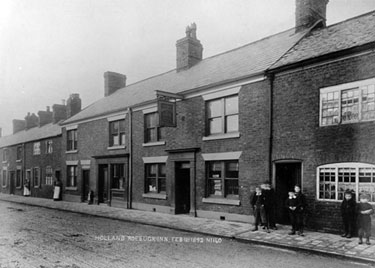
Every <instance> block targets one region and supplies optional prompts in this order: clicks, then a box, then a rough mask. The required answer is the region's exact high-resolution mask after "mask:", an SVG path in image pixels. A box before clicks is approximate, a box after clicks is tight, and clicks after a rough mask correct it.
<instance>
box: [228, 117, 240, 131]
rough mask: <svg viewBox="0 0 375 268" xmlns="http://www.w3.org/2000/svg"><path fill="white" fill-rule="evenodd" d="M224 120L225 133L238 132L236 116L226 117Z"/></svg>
mask: <svg viewBox="0 0 375 268" xmlns="http://www.w3.org/2000/svg"><path fill="white" fill-rule="evenodd" d="M225 120H226V128H227V129H226V132H236V131H238V114H237V115H231V116H227V117H226V118H225Z"/></svg>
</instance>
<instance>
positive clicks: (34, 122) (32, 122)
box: [25, 113, 39, 129]
mask: <svg viewBox="0 0 375 268" xmlns="http://www.w3.org/2000/svg"><path fill="white" fill-rule="evenodd" d="M25 121H26V129H30V128H33V127H37V126H38V124H39V118H38V117H37V116H36V115H35V114H34V113H32V114H31V115H30V113H27V115H26V117H25Z"/></svg>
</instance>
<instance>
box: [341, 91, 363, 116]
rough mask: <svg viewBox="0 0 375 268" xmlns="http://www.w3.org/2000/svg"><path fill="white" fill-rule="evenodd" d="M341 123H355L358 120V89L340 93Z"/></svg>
mask: <svg viewBox="0 0 375 268" xmlns="http://www.w3.org/2000/svg"><path fill="white" fill-rule="evenodd" d="M341 120H342V122H356V121H358V120H359V89H358V88H357V89H348V90H344V91H342V93H341Z"/></svg>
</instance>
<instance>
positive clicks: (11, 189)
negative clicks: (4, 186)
mask: <svg viewBox="0 0 375 268" xmlns="http://www.w3.org/2000/svg"><path fill="white" fill-rule="evenodd" d="M15 179H16V177H15V172H14V171H11V172H9V193H10V194H14V188H15Z"/></svg>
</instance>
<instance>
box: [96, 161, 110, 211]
mask: <svg viewBox="0 0 375 268" xmlns="http://www.w3.org/2000/svg"><path fill="white" fill-rule="evenodd" d="M107 201H108V165H99V178H98V204H100V203H105V202H107Z"/></svg>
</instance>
